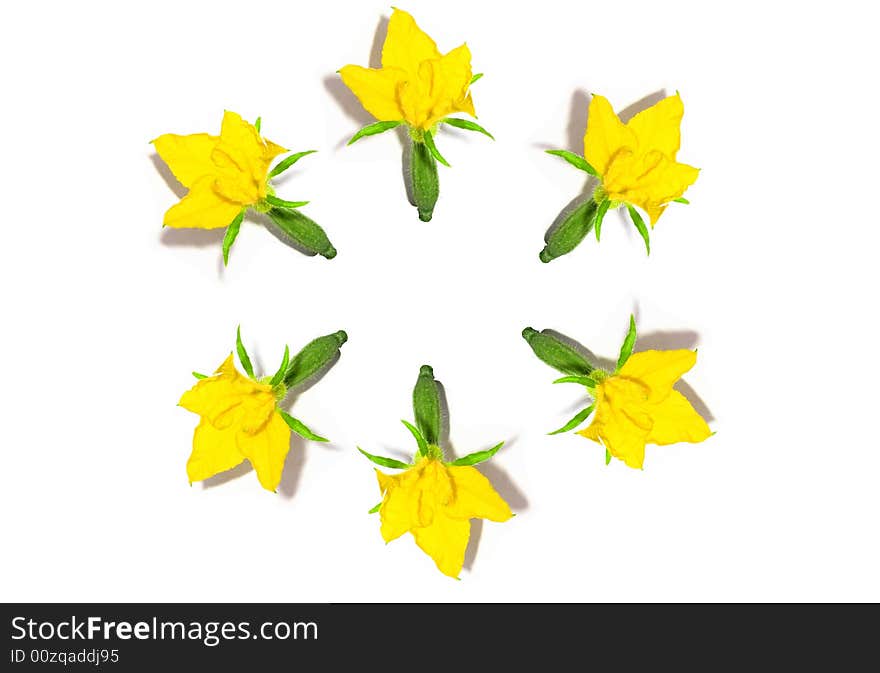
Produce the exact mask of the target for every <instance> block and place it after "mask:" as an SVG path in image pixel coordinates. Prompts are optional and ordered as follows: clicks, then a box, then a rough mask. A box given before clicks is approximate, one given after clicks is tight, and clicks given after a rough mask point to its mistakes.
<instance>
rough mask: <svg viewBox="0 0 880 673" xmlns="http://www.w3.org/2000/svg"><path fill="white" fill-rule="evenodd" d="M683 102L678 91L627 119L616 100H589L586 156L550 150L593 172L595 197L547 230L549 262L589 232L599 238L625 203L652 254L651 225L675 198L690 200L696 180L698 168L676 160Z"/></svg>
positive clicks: (543, 256)
mask: <svg viewBox="0 0 880 673" xmlns="http://www.w3.org/2000/svg"><path fill="white" fill-rule="evenodd" d="M683 115H684V105H683V104H682V101H681V97H680V96H679V95H678V94H677V93H676V94H675V95H674V96H668V97H667V98H664V99H663V100H661V101H659V102H658V103H656V104H655V105H653V106H651V107H649V108H648V109H646V110H643V111H642V112H639V113H638V114H637V115H635V116H634V117H633V118H632V119H630V120H629V121H628V122H627V123H623V122H622V121H621V120H620V118H619V117H618V116H617V115H616V114H615V113H614V109H613V108H612V107H611V103H609V102H608V99H606V98H604V97H603V96H599V95H594V96H593V98H592V100H591V101H590V109H589V115H588V117H587V130H586V133H585V135H584V155H583V156H580V155H578V154H575V153H574V152H569V151H567V150H548V153H549V154H555V155H557V156H560V157H562V158H563V159H565V160H566V161H568V162H569V163H570V164H571V165H573V166H575V167H576V168H579V169H580V170H582V171H584V172H585V173H588V174H589V175H590V176H592V178H594V179H595V181H596V183H597V184H596V185H595V188H594V190H593V193H592V197H590V198H588V199H585V200H583V201H582V202H581V203H580V204H579V205H578V207H576V208H574V209H573V210H572V211H571V212H570V213H566V214H565V215H564V216H563V217H561V218H560V219H559V221H558V223H557V225H556V226H555V227H554V230H552V231H550V232H548V235H547V237H546V241H545V242H546V245H545V246H544V249H543V250H542V251H541V255H540V258H541V261H543V262H549V261H551V260H553V259H556V258H557V257H560V256H562V255H565V254H567V253H569V252H571V251H572V250H573V249H574V248H575V247H577V245H578V244H580V242H581V241H582V240H583V239H584V237H585V236H586V235H587V233H589V231H590V230H593V231H595V233H596V240H597V241H598V240H599V238H600V236H601V232H602V222H603V221H604V218H605V216H606V214H607V213H608V212H609V211H612V210H615V209H617V208H619V207H625V208H626V209H627V211H628V213H629V216H630V218H631V220H632V222H633V224H634V225H635V227H636V229H637V230H638V232H639V235H640V236H641V237H642V239H643V240H644V242H645V248H646V250H647V252H648V254H650V252H651V242H650V234H649V231H648V227H647V226H646V225H645V221H644V219H643V218H642V216H641V214H640V212H639V209H641V210H642V211H644V212H645V213H646V214H647V215H648V218H649V221H650V224H651V227H652V228H653V227H654V225H655V224H656V223H657V220H658V219H660V215H662V214H663V211H664V210H665V209H666V207H667V206H668V205H669V204H670V203H672V202H679V203H688V201H687V199H685V198H684V193H685V191H686V190H687V189H688V187H690V186H691V185H692V184H693V183H694V182H695V181H696V179H697V176H698V175H699V169H697V168H694V167H693V166H690V165H688V164H684V163H681V162H679V161H678V160H677V155H678V150H679V146H680V145H681V131H680V127H681V120H682V117H683Z"/></svg>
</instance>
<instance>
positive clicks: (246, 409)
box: [180, 354, 290, 491]
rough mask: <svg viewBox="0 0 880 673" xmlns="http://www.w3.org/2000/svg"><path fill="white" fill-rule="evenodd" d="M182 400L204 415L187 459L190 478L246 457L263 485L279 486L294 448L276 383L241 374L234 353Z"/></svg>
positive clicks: (204, 476) (220, 469) (204, 475)
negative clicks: (281, 411)
mask: <svg viewBox="0 0 880 673" xmlns="http://www.w3.org/2000/svg"><path fill="white" fill-rule="evenodd" d="M180 406H182V407H183V408H184V409H187V410H188V411H192V412H193V413H196V414H198V415H199V416H201V417H202V419H201V422H200V423H199V425H198V427H196V431H195V434H194V435H193V450H192V454H191V455H190V457H189V461H188V462H187V464H186V471H187V474H188V475H189V480H190V482H193V481H202V480H203V479H207V478H208V477H212V476H214V475H215V474H218V473H219V472H225V471H226V470H229V469H232V468H233V467H235V466H236V465H238V464H239V463H241V462H242V461H243V460H245V459H247V460H249V461H250V463H251V465H253V467H254V470H255V471H256V473H257V478H258V479H259V480H260V484H262V485H263V488H266V489H268V490H270V491H274V490H275V489H276V488H278V484H279V483H280V481H281V471H282V470H283V469H284V460H285V458H286V457H287V452H288V451H289V449H290V427H288V425H287V423H286V422H285V420H284V418H283V417H282V416H281V414H280V413H279V411H278V407H277V397H276V394H275V390H274V389H273V387H272V386H270V385H268V384H264V383H259V382H257V381H253V380H251V379H249V378H247V377H246V376H244V375H242V374H240V373H239V372H238V370H236V368H235V364H234V362H233V359H232V355H231V354H230V355H229V357H228V358H226V360H225V361H224V362H223V364H222V365H220V367H219V368H218V370H217V373H216V374H215V375H214V376H210V377H208V378H204V379H201V380H200V381H199V382H198V383H196V384H195V385H194V386H193V387H192V388H191V389H190V390H188V391H187V392H185V393H184V394H183V397H181V398H180Z"/></svg>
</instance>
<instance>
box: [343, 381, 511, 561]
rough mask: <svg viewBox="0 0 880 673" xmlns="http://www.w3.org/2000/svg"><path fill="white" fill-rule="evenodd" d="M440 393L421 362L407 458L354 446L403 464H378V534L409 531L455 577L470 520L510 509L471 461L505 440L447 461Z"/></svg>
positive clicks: (392, 536)
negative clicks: (413, 446)
mask: <svg viewBox="0 0 880 673" xmlns="http://www.w3.org/2000/svg"><path fill="white" fill-rule="evenodd" d="M440 399H441V396H440V392H439V382H437V381H436V380H435V379H434V371H433V370H432V369H431V367H429V366H427V365H425V366H423V367H422V368H421V371H420V372H419V378H418V379H417V381H416V386H415V389H414V390H413V411H414V412H415V420H416V424H415V425H413V424H411V423H408V422H407V421H403V424H404V425H405V426H406V427H407V429H408V430H409V431H410V432H411V433H412V435H413V437H414V438H415V440H416V444H417V447H418V448H417V449H416V452H415V456H414V458H413V461H412V462H411V463H405V462H403V461H400V460H396V459H394V458H386V457H384V456H375V455H372V454H370V453H367V452H366V451H364V450H363V449H360V448H358V450H359V451H360V452H361V453H362V454H363V455H364V456H366V457H367V458H368V459H369V460H371V461H372V462H374V463H376V464H377V465H380V466H382V467H386V468H392V469H398V470H402V471H401V472H400V473H399V474H385V473H384V472H380V471H379V470H376V477H377V479H378V482H379V491H380V493H381V494H382V502H380V503H379V504H378V505H376V506H375V507H374V508H373V509H372V510H370V512H371V513H373V512H378V513H379V518H380V520H381V526H380V532H381V534H382V539H383V540H385V542H386V543H388V542H391V541H392V540H396V539H397V538H399V537H400V536H402V535H404V534H405V533H410V534H411V535H412V536H413V539H414V540H415V542H416V544H417V545H418V546H419V548H420V549H421V550H422V551H424V552H425V553H426V554H427V555H428V556H430V557H431V558H432V559H433V560H434V563H435V565H436V566H437V569H438V570H439V571H440V572H442V573H443V574H444V575H448V576H449V577H454V578H458V575H459V573H461V569H462V566H463V564H464V556H465V550H466V549H467V545H468V540H469V539H470V529H471V525H470V520H471V519H488V520H490V521H499V522H500V521H507V520H508V519H510V518H511V517H512V516H513V513H512V512H511V511H510V507H509V506H508V504H507V503H506V502H505V501H504V499H503V498H502V497H501V496H500V495H499V494H498V493H497V492H496V491H495V489H494V488H493V487H492V484H491V483H490V482H489V480H488V479H487V478H486V477H485V476H483V475H482V474H481V473H480V471H479V470H477V469H476V468H475V467H474V465H477V464H479V463H482V462H484V461H487V460H489V459H490V458H491V457H492V456H494V455H495V453H497V452H498V450H499V449H500V448H501V447H502V446H503V444H504V443H503V442H502V443H500V444H497V445H495V446H493V447H492V448H491V449H487V450H485V451H477V452H475V453H471V454H468V455H467V456H464V457H462V458H458V459H457V460H452V461H446V460H445V458H444V452H443V449H442V448H441V446H440V444H441V437H440V435H441V418H442V411H441V403H440Z"/></svg>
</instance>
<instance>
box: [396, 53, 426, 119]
mask: <svg viewBox="0 0 880 673" xmlns="http://www.w3.org/2000/svg"><path fill="white" fill-rule="evenodd" d="M433 77H434V70H433V67H432V65H431V63H430V61H426V62H425V63H424V64H423V67H422V74H421V75H420V76H414V77H412V78H410V79H408V80H407V81H404V82H400V84H398V86H397V100H398V101H399V102H400V112H401V114H402V115H403V119H405V120H406V123H407V124H409V125H410V126H414V127H416V128H420V129H427V128H429V124H428V120H429V119H430V117H431V114H432V111H433V109H434V101H433V99H432V98H431V83H432V82H433Z"/></svg>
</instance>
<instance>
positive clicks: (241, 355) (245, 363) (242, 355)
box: [235, 325, 254, 378]
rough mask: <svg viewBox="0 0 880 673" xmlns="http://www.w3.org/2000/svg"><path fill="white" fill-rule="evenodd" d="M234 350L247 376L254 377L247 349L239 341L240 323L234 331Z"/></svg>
mask: <svg viewBox="0 0 880 673" xmlns="http://www.w3.org/2000/svg"><path fill="white" fill-rule="evenodd" d="M235 350H237V351H238V359H239V360H241V366H242V367H244V371H245V373H246V374H247V375H248V376H249V377H251V378H254V366H253V365H252V364H251V359H250V358H249V357H248V354H247V350H245V347H244V344H243V343H242V342H241V325H239V326H238V329H237V330H236V332H235Z"/></svg>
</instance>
